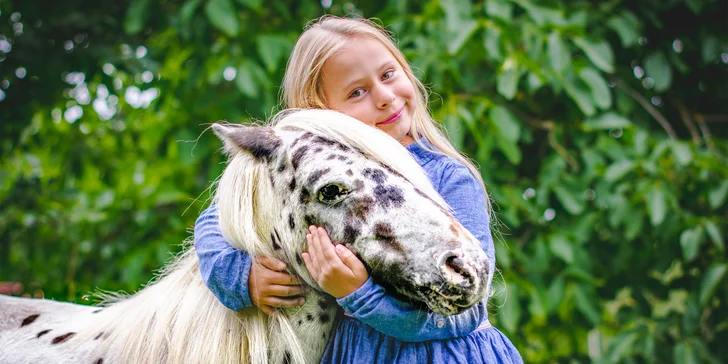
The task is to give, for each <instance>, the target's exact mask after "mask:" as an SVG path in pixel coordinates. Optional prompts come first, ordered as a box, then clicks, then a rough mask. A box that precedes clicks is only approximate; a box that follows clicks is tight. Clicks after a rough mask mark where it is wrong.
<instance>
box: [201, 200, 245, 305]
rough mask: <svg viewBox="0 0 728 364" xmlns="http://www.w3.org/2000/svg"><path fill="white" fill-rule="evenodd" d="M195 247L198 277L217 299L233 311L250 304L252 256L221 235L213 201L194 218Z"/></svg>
mask: <svg viewBox="0 0 728 364" xmlns="http://www.w3.org/2000/svg"><path fill="white" fill-rule="evenodd" d="M195 251H196V252H197V258H198V260H199V263H200V273H201V274H202V280H203V281H204V282H205V285H207V288H209V289H210V291H212V293H213V294H214V295H215V297H217V299H218V300H219V301H220V303H222V304H223V305H224V306H225V307H227V308H229V309H231V310H233V311H240V310H242V309H244V308H246V307H250V306H252V305H253V303H252V302H251V300H250V295H249V294H248V278H249V276H250V267H251V265H252V264H253V259H251V257H250V255H248V253H246V252H244V251H242V250H237V249H235V248H233V247H232V246H230V244H228V242H227V241H226V240H225V238H223V236H222V232H221V231H220V225H219V217H218V213H217V207H215V205H211V206H210V207H208V208H207V210H205V211H204V212H203V213H202V214H201V215H200V217H198V218H197V221H196V222H195Z"/></svg>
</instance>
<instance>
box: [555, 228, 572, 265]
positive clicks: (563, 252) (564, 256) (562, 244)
mask: <svg viewBox="0 0 728 364" xmlns="http://www.w3.org/2000/svg"><path fill="white" fill-rule="evenodd" d="M549 249H550V250H551V254H553V255H554V256H556V257H558V258H559V259H561V260H563V261H564V263H566V264H571V263H573V262H574V248H573V246H572V245H571V243H570V242H569V241H568V240H567V239H566V238H565V237H563V236H562V235H552V236H551V238H550V239H549Z"/></svg>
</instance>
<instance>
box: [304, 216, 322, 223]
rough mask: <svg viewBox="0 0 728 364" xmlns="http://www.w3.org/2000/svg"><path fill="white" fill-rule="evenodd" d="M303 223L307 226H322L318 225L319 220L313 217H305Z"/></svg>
mask: <svg viewBox="0 0 728 364" xmlns="http://www.w3.org/2000/svg"><path fill="white" fill-rule="evenodd" d="M303 222H305V223H306V226H311V225H316V226H318V225H320V224H318V219H316V217H314V216H313V215H303Z"/></svg>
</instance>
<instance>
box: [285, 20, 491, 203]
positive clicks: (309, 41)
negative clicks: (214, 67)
mask: <svg viewBox="0 0 728 364" xmlns="http://www.w3.org/2000/svg"><path fill="white" fill-rule="evenodd" d="M354 37H369V38H372V39H375V40H378V41H379V42H380V43H382V44H383V45H384V46H385V47H386V48H387V49H388V50H389V51H390V52H391V53H392V55H393V56H394V58H395V59H396V60H397V62H399V64H400V66H402V69H403V70H404V72H405V74H406V75H407V77H408V78H409V80H410V81H411V82H412V85H414V86H415V89H416V94H417V97H416V100H415V103H414V115H413V117H412V123H411V125H410V131H409V134H410V136H411V137H412V138H414V139H415V140H416V141H417V142H418V143H421V142H420V138H421V137H422V138H424V139H425V140H426V141H427V142H428V143H429V144H430V145H432V146H433V147H434V148H435V150H434V152H438V153H442V154H444V155H447V156H449V157H452V158H455V159H456V160H458V161H459V162H460V163H462V164H463V165H465V166H466V167H467V168H468V170H470V173H471V174H472V175H473V177H475V178H476V179H477V180H478V182H479V183H480V185H481V186H482V187H483V191H484V192H485V200H486V201H485V202H486V208H487V212H488V215H489V216H493V214H492V213H491V204H490V199H489V197H488V193H487V190H486V189H485V183H484V182H483V177H482V176H481V175H480V171H479V170H478V168H477V167H476V166H475V165H474V164H473V162H472V161H471V160H470V159H468V158H467V157H465V156H464V155H462V154H461V153H460V152H458V151H457V150H456V149H455V147H453V145H452V143H451V142H450V140H449V139H448V138H447V137H446V136H445V133H444V132H443V131H442V129H441V127H439V126H438V125H439V123H437V122H435V120H434V119H433V118H432V116H431V115H430V113H429V111H428V109H427V105H428V98H429V93H428V91H427V88H426V87H425V85H423V84H422V82H420V80H419V79H417V77H415V75H414V73H413V72H412V67H410V65H409V62H407V59H406V58H405V56H404V54H403V53H402V51H400V50H399V48H397V46H396V45H395V44H394V40H393V38H392V37H391V35H390V33H389V32H388V31H387V30H386V29H385V28H384V27H382V26H381V25H379V24H377V23H375V22H373V21H371V20H369V19H362V18H341V17H337V16H332V15H325V16H322V17H320V18H318V19H317V20H315V21H313V22H310V23H309V24H308V25H307V26H306V28H305V30H304V32H303V33H302V34H301V36H300V37H299V38H298V41H297V42H296V45H295V46H294V47H293V52H292V53H291V56H290V58H289V59H288V66H287V67H286V73H285V75H284V77H283V85H282V88H281V103H282V106H283V107H284V108H303V109H308V108H315V109H328V107H327V105H326V100H325V98H324V93H323V90H322V86H321V85H322V82H321V76H322V69H323V66H324V64H325V63H326V61H327V60H328V59H329V58H331V57H332V56H334V55H335V54H336V53H337V52H338V51H339V50H340V49H341V48H342V47H343V46H344V45H345V44H346V42H347V41H350V40H351V39H352V38H354ZM421 145H422V146H423V147H425V148H426V149H431V148H429V147H428V146H427V145H425V144H421Z"/></svg>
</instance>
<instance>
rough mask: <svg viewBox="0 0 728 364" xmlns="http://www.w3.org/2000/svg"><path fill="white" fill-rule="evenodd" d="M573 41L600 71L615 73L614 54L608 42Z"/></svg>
mask: <svg viewBox="0 0 728 364" xmlns="http://www.w3.org/2000/svg"><path fill="white" fill-rule="evenodd" d="M572 40H573V42H574V44H576V46H577V47H579V48H581V50H582V51H584V53H585V54H586V56H587V58H589V60H590V61H592V63H593V64H594V65H595V66H597V67H598V68H599V69H600V70H602V71H604V72H607V73H612V72H614V53H613V52H612V47H610V46H609V43H607V41H606V40H601V41H596V42H594V41H590V40H587V39H585V38H573V39H572Z"/></svg>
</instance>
